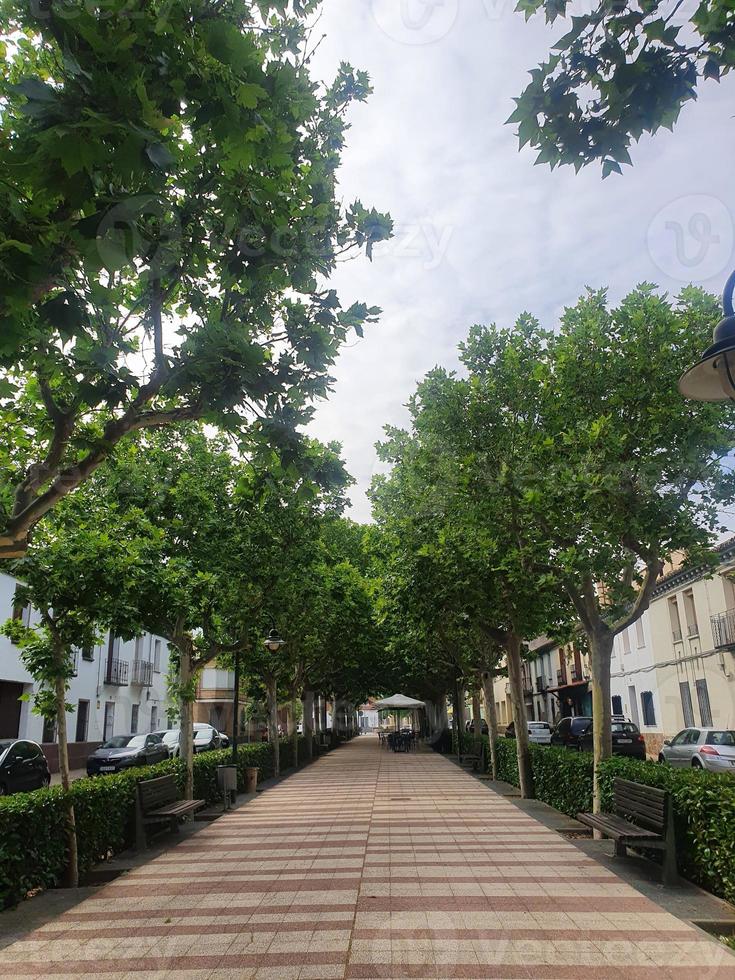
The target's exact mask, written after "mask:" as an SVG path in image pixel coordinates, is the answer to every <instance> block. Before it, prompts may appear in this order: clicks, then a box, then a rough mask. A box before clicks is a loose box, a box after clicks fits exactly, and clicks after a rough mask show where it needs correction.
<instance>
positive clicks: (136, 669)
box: [130, 660, 153, 687]
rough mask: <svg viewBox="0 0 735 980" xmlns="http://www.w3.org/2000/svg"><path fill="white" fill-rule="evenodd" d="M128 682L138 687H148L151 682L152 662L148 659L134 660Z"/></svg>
mask: <svg viewBox="0 0 735 980" xmlns="http://www.w3.org/2000/svg"><path fill="white" fill-rule="evenodd" d="M130 683H131V684H137V685H138V686H139V687H150V686H151V684H152V683H153V664H152V663H151V662H150V661H149V660H134V661H133V674H132V677H131V678H130Z"/></svg>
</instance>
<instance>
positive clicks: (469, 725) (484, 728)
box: [465, 721, 490, 735]
mask: <svg viewBox="0 0 735 980" xmlns="http://www.w3.org/2000/svg"><path fill="white" fill-rule="evenodd" d="M465 731H468V732H469V733H470V735H474V734H475V723H474V721H468V722H467V724H466V725H465ZM489 731H490V729H489V728H488V727H487V722H486V721H483V723H482V725H481V726H480V732H481V734H482V735H487V734H488V733H489Z"/></svg>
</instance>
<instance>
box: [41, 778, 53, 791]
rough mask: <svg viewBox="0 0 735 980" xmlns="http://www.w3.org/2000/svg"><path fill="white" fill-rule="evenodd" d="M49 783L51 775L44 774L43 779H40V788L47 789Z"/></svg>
mask: <svg viewBox="0 0 735 980" xmlns="http://www.w3.org/2000/svg"><path fill="white" fill-rule="evenodd" d="M50 785H51V777H50V776H44V777H43V779H42V780H41V789H48V788H49V786H50Z"/></svg>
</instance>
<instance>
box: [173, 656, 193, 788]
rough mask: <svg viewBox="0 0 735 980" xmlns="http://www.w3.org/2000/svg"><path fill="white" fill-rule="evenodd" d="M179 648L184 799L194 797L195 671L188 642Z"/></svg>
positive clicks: (180, 739) (180, 751) (180, 736)
mask: <svg viewBox="0 0 735 980" xmlns="http://www.w3.org/2000/svg"><path fill="white" fill-rule="evenodd" d="M176 646H177V648H178V650H179V707H180V713H181V721H180V725H179V728H180V735H179V756H180V758H181V761H182V763H183V765H184V799H185V800H193V799H194V702H193V695H192V691H191V686H192V681H193V677H194V672H193V671H192V665H191V651H190V650H189V649H188V644H187V643H185V642H184V641H182V642H181V643H180V644H179V643H176Z"/></svg>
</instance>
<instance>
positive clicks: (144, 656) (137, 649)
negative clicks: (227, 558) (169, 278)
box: [0, 573, 171, 769]
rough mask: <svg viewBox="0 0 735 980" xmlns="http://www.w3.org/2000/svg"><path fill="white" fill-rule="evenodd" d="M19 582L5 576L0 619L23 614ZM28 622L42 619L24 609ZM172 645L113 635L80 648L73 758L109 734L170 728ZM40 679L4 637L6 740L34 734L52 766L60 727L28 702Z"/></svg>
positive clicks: (1, 712) (71, 726)
mask: <svg viewBox="0 0 735 980" xmlns="http://www.w3.org/2000/svg"><path fill="white" fill-rule="evenodd" d="M16 584H17V583H16V580H15V579H14V578H12V577H11V576H9V575H4V574H2V573H0V622H5V621H6V620H8V619H10V618H11V617H12V616H13V615H14V614H15V615H18V614H19V611H18V610H17V608H16V606H15V603H14V597H15V589H16ZM20 614H21V615H22V616H23V617H24V618H25V622H26V623H30V624H31V625H32V624H33V622H34V621H36V617H35V614H34V613H33V611H32V610H29V609H28V608H26V609H24V610H22V613H20ZM168 658H169V653H168V644H167V642H166V640H164V639H163V638H161V637H159V636H153V635H152V634H150V633H146V634H145V635H144V636H141V637H138V638H137V639H135V640H131V641H130V642H127V643H126V642H124V641H123V640H121V639H120V637H113V636H110V635H109V634H108V635H107V636H106V637H105V639H104V641H103V642H102V643H101V644H100V645H99V646H96V647H93V648H91V649H87V650H79V651H76V654H75V666H76V674H75V676H74V677H73V678H72V680H71V683H70V688H69V691H68V694H67V701H68V702H69V703H70V704H72V705H74V710H73V711H72V712H70V713H69V714H68V715H67V725H68V731H69V742H70V746H69V755H70V762H71V766H72V768H79V767H81V766H82V765H83V764H84V760H85V759H86V757H87V755H88V754H89V751H90V743H93V744H95V743H99V742H102V741H104V740H106V739H108V738H110V736H111V735H118V734H125V733H128V732H148V731H154V730H156V729H162V728H170V727H171V724H170V723H169V719H168V718H167V717H166V675H167V672H168ZM34 687H35V685H34V682H33V678H32V677H31V675H30V674H29V673H28V671H27V670H26V669H25V667H24V666H23V663H22V661H21V659H20V651H19V650H18V648H17V647H15V646H14V645H13V644H12V643H11V642H10V640H9V639H7V637H4V636H0V738H28V739H31V740H32V741H34V742H39V743H41V744H43V745H44V748H45V750H46V753H47V756H48V758H49V762H50V764H51V767H52V769H53V768H54V765H55V762H56V753H55V749H54V743H55V741H56V733H55V730H54V726H53V725H51V724H49V723H45V722H44V720H43V718H41V717H40V715H36V714H33V711H32V703H31V702H30V701H21V700H19V699H20V698H21V697H22V696H23V695H30V696H31V700H32V695H33V692H34Z"/></svg>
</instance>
